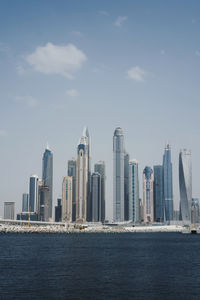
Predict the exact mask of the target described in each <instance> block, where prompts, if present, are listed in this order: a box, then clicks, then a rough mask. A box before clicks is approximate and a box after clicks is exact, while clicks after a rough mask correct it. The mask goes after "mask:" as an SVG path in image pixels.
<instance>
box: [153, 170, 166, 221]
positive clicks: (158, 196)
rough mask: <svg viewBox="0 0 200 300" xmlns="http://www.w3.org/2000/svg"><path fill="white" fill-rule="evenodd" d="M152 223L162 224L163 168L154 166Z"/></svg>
mask: <svg viewBox="0 0 200 300" xmlns="http://www.w3.org/2000/svg"><path fill="white" fill-rule="evenodd" d="M153 170H154V184H153V186H154V188H153V195H154V221H155V222H164V209H165V205H164V204H165V203H164V197H163V166H154V167H153Z"/></svg>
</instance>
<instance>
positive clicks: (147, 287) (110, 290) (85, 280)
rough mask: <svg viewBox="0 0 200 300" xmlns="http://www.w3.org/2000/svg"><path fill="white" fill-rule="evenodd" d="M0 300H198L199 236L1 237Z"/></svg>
mask: <svg viewBox="0 0 200 300" xmlns="http://www.w3.org/2000/svg"><path fill="white" fill-rule="evenodd" d="M0 299H1V300H7V299H8V300H9V299H20V300H21V299H26V300H29V299H66V300H70V299H92V300H95V299H148V300H149V299H150V300H151V299H159V300H163V299H188V300H190V299H200V235H189V234H188V235H184V234H181V233H96V234H93V233H80V234H1V235H0Z"/></svg>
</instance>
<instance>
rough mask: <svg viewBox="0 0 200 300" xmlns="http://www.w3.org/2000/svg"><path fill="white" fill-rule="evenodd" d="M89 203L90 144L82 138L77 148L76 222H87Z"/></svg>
mask: <svg viewBox="0 0 200 300" xmlns="http://www.w3.org/2000/svg"><path fill="white" fill-rule="evenodd" d="M87 203H88V144H87V138H86V137H85V136H82V137H81V139H80V142H79V144H78V148H77V162H76V221H81V222H85V221H86V220H87Z"/></svg>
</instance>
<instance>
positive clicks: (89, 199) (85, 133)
mask: <svg viewBox="0 0 200 300" xmlns="http://www.w3.org/2000/svg"><path fill="white" fill-rule="evenodd" d="M83 136H84V137H85V138H86V143H87V150H88V166H87V168H88V184H87V221H89V222H90V221H92V194H91V191H92V189H91V137H90V134H89V130H88V127H85V128H84V129H83Z"/></svg>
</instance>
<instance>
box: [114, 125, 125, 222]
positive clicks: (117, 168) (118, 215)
mask: <svg viewBox="0 0 200 300" xmlns="http://www.w3.org/2000/svg"><path fill="white" fill-rule="evenodd" d="M124 154H125V153H124V136H123V131H122V129H121V128H120V127H117V128H116V129H115V131H114V136H113V220H114V221H115V222H120V221H122V222H123V221H124Z"/></svg>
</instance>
